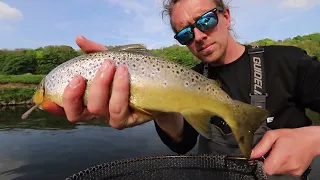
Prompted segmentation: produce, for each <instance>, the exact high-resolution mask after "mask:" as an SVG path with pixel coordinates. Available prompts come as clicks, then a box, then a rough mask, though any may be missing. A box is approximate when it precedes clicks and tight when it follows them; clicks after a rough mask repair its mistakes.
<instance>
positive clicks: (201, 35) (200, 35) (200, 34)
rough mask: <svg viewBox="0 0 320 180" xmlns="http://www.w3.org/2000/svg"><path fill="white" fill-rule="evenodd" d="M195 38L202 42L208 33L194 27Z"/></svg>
mask: <svg viewBox="0 0 320 180" xmlns="http://www.w3.org/2000/svg"><path fill="white" fill-rule="evenodd" d="M193 30H194V39H195V41H196V42H201V41H203V39H205V38H207V34H205V33H203V32H201V31H200V30H199V29H198V28H194V29H193Z"/></svg>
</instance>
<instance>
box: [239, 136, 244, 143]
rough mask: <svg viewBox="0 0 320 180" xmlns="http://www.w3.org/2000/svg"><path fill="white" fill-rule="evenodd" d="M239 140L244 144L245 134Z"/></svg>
mask: <svg viewBox="0 0 320 180" xmlns="http://www.w3.org/2000/svg"><path fill="white" fill-rule="evenodd" d="M239 141H240V143H242V144H244V136H243V135H242V136H240V138H239Z"/></svg>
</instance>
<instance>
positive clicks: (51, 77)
mask: <svg viewBox="0 0 320 180" xmlns="http://www.w3.org/2000/svg"><path fill="white" fill-rule="evenodd" d="M105 59H112V60H114V62H115V64H116V65H117V66H119V65H121V64H125V65H126V66H127V67H128V71H129V74H130V99H129V100H130V102H129V104H130V108H131V109H132V110H133V111H135V112H136V113H137V114H138V115H139V117H140V119H142V121H143V122H148V121H151V120H153V117H152V115H151V114H150V113H149V112H148V111H149V110H154V111H162V112H178V113H181V114H182V115H183V117H184V118H185V120H186V121H188V123H190V125H192V126H193V127H194V128H195V129H196V130H197V131H198V132H199V133H200V134H201V135H202V136H204V137H206V138H208V139H210V138H211V137H210V134H211V133H210V125H209V122H210V117H211V116H219V117H221V118H223V119H224V120H225V121H226V123H227V124H228V125H229V126H230V128H231V129H232V132H233V134H234V135H235V138H236V140H237V143H238V145H239V148H240V150H241V152H242V153H243V155H244V156H245V157H246V158H249V157H250V154H251V150H252V145H253V134H254V132H255V131H256V130H257V129H258V128H259V127H260V126H261V124H262V123H263V121H265V120H266V118H267V117H268V115H269V113H268V111H266V110H265V109H262V108H259V107H256V106H252V105H250V104H246V103H243V102H240V101H237V100H233V99H231V98H230V96H229V95H228V94H227V93H226V92H224V91H223V90H222V89H220V87H219V86H218V84H217V82H215V81H214V80H211V79H209V78H207V77H205V76H203V75H201V74H199V73H197V72H195V71H193V70H191V69H189V68H186V67H183V66H182V65H179V64H176V63H174V62H172V61H169V60H166V59H163V58H160V57H156V56H153V55H151V54H149V53H147V49H145V48H144V46H139V45H137V44H135V45H132V46H130V45H124V46H122V47H119V48H118V49H113V50H108V51H103V52H96V53H90V54H84V55H81V56H78V57H75V58H73V59H71V60H68V61H66V62H64V63H62V64H60V65H59V66H57V67H56V68H54V69H53V70H52V71H51V72H50V73H48V74H47V75H46V76H45V78H43V80H42V81H41V83H40V84H39V86H38V87H37V88H36V90H35V94H34V95H33V98H32V101H33V103H34V104H35V106H34V107H33V108H31V109H30V110H28V111H27V112H26V113H25V114H23V115H22V119H26V118H27V116H28V115H29V114H30V113H31V112H32V111H33V110H34V109H36V108H40V109H41V104H42V103H43V102H45V101H52V102H54V103H56V104H58V105H59V106H61V107H63V104H62V95H63V92H64V89H65V87H66V86H67V85H68V83H69V82H70V81H71V79H72V78H73V77H74V76H75V75H77V74H80V75H82V76H83V77H84V78H85V79H86V80H87V86H86V91H85V94H84V96H83V102H84V105H86V104H87V94H88V91H89V90H90V85H91V83H92V80H93V78H94V76H95V74H96V72H97V71H98V69H99V67H100V66H101V65H102V63H103V62H104V60H105Z"/></svg>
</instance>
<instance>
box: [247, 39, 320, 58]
mask: <svg viewBox="0 0 320 180" xmlns="http://www.w3.org/2000/svg"><path fill="white" fill-rule="evenodd" d="M250 44H252V45H267V46H268V45H285V46H296V47H299V48H302V49H304V50H306V51H307V53H308V54H309V55H311V56H317V57H320V33H313V34H309V35H305V36H296V37H293V38H287V39H284V40H278V41H274V40H272V39H268V38H267V39H263V40H259V41H255V42H252V43H250Z"/></svg>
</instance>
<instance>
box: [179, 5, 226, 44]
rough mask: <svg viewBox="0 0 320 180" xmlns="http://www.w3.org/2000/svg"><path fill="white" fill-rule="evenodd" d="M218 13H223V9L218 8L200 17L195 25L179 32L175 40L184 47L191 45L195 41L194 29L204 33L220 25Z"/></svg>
mask: <svg viewBox="0 0 320 180" xmlns="http://www.w3.org/2000/svg"><path fill="white" fill-rule="evenodd" d="M217 11H220V12H223V8H222V7H216V8H214V9H212V10H210V11H208V12H206V13H204V14H203V15H202V16H201V17H199V18H198V19H197V20H196V22H195V23H194V24H191V25H189V26H187V27H185V28H184V29H182V30H181V31H179V32H178V33H177V34H176V35H175V36H174V38H175V39H176V40H178V41H179V43H180V44H182V45H187V44H189V43H191V42H192V41H193V39H194V31H193V29H194V28H195V27H196V28H198V29H199V30H200V31H202V32H206V31H210V30H212V29H213V28H215V27H216V26H217V24H218V16H217Z"/></svg>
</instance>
